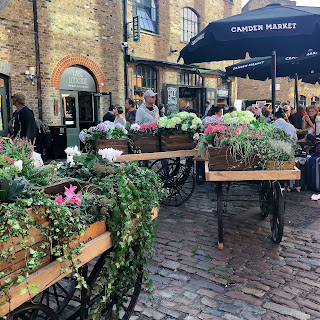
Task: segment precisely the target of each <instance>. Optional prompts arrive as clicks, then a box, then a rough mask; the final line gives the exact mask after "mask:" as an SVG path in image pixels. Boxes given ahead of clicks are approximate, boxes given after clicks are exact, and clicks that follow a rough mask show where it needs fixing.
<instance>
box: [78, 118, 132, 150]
mask: <svg viewBox="0 0 320 320" xmlns="http://www.w3.org/2000/svg"><path fill="white" fill-rule="evenodd" d="M79 138H80V141H81V142H83V143H84V145H85V149H86V151H87V152H89V153H93V152H94V151H95V152H96V153H97V152H98V151H99V149H105V148H114V149H118V150H121V151H122V152H123V154H127V153H128V131H127V130H126V128H125V127H124V126H122V125H121V124H114V123H113V122H110V121H105V122H103V123H99V124H98V125H97V126H94V127H90V128H89V129H84V130H82V131H81V132H80V134H79Z"/></svg>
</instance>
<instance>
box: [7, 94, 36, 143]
mask: <svg viewBox="0 0 320 320" xmlns="http://www.w3.org/2000/svg"><path fill="white" fill-rule="evenodd" d="M25 103H26V96H25V95H24V94H23V93H22V92H17V93H15V94H14V95H13V96H12V104H13V105H14V106H15V107H16V108H17V109H16V111H15V112H14V113H13V115H12V119H11V121H10V124H11V128H10V129H11V130H10V137H13V138H15V137H20V138H27V139H28V140H30V141H32V142H33V143H34V142H35V140H36V137H37V134H38V131H39V130H38V126H37V123H36V120H35V118H34V114H33V111H32V110H31V109H29V108H28V107H27V106H26V105H25ZM9 127H10V125H9Z"/></svg>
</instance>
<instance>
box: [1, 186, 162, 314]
mask: <svg viewBox="0 0 320 320" xmlns="http://www.w3.org/2000/svg"><path fill="white" fill-rule="evenodd" d="M67 183H68V184H70V183H72V184H73V185H77V186H81V188H82V189H83V190H84V189H85V190H87V191H90V190H91V191H94V190H95V189H96V188H97V186H95V185H92V184H90V183H85V182H79V181H70V180H69V181H67ZM65 185H66V182H65V183H56V184H53V185H51V186H48V187H46V188H45V190H44V191H45V192H46V193H47V194H57V193H58V192H60V191H61V190H63V188H64V186H65ZM31 214H32V212H31ZM152 214H153V215H152V220H153V219H155V218H156V217H157V215H158V211H157V208H154V209H153V210H152ZM36 218H37V217H36ZM43 220H44V222H43V223H45V224H48V223H49V222H48V221H47V220H46V219H43ZM136 221H137V219H133V220H132V226H131V233H133V232H134V226H135V223H136ZM31 231H32V230H31ZM39 232H40V231H39ZM35 238H36V237H35ZM36 239H37V238H36ZM41 239H42V238H41V235H40V236H39V239H37V240H38V241H41ZM42 240H44V239H42ZM76 242H78V243H80V242H82V243H84V247H83V248H82V249H81V254H80V255H79V256H76V257H75V258H74V259H73V261H74V262H75V261H77V260H78V261H80V263H79V264H78V267H79V271H78V272H79V274H80V275H81V276H83V277H84V279H85V281H86V283H87V286H88V288H90V287H91V286H93V285H94V284H95V283H96V281H97V280H98V279H99V277H100V276H101V275H103V273H104V272H105V270H104V264H105V259H106V257H107V256H108V255H110V254H111V253H112V240H111V233H110V232H109V231H107V230H106V224H105V222H103V221H97V222H94V223H93V224H91V225H90V226H89V227H88V228H87V229H86V231H85V234H84V235H83V236H76ZM22 262H24V259H23V261H22ZM89 262H90V263H89ZM18 264H19V263H18ZM69 265H70V261H68V260H67V261H63V262H60V261H59V259H57V260H55V261H51V262H50V260H49V261H47V259H46V260H45V261H44V263H43V264H42V266H41V267H40V268H39V269H37V270H36V271H35V272H33V273H32V274H31V275H30V276H29V277H28V279H27V280H26V281H23V282H22V283H20V284H17V285H15V286H13V287H12V288H10V290H9V291H8V292H7V294H6V295H4V296H2V297H0V304H1V302H5V303H4V304H2V305H0V317H1V316H7V319H12V320H20V319H21V320H23V319H35V320H36V319H51V320H59V319H61V317H60V315H62V312H64V310H65V308H66V307H67V306H68V305H69V304H72V311H70V309H68V312H64V313H63V319H68V320H71V319H81V320H83V319H87V318H88V312H89V310H90V308H91V307H93V305H94V304H95V302H96V301H97V300H99V299H100V295H99V294H96V295H94V294H92V293H90V291H89V290H88V289H86V288H85V287H84V286H82V287H81V288H77V285H78V282H77V281H75V280H74V279H73V277H72V274H71V273H72V271H71V270H70V269H68V268H69ZM137 268H140V270H141V271H142V266H137ZM61 270H69V271H66V272H64V273H61ZM13 271H14V270H13ZM142 276H143V275H142V273H140V276H139V277H138V278H137V279H136V281H135V283H134V286H133V289H132V292H130V293H131V294H130V295H129V299H128V301H127V303H126V304H125V305H123V310H124V312H123V315H122V316H121V318H120V319H121V320H125V319H129V318H130V315H131V313H132V312H133V309H134V306H135V304H136V302H137V300H138V297H139V293H140V289H141V284H142ZM30 284H34V285H37V286H38V290H37V292H36V293H33V292H32V291H31V290H30ZM25 289H27V291H28V293H26V294H23V295H21V290H22V291H23V290H25ZM126 294H127V292H123V295H126ZM8 296H10V297H11V299H10V302H7V297H8ZM111 297H112V298H111V300H110V302H109V303H108V304H107V307H106V308H105V309H104V310H103V314H107V315H108V314H109V313H110V312H112V310H113V307H114V305H115V303H116V300H117V297H118V296H113V295H111Z"/></svg>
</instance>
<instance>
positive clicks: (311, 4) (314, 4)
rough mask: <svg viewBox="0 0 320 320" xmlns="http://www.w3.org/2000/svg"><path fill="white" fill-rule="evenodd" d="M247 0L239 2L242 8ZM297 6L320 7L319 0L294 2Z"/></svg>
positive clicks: (298, 0)
mask: <svg viewBox="0 0 320 320" xmlns="http://www.w3.org/2000/svg"><path fill="white" fill-rule="evenodd" d="M248 1H249V0H241V4H242V6H244V5H245V4H246V3H247V2H248ZM296 3H297V6H307V7H320V0H296Z"/></svg>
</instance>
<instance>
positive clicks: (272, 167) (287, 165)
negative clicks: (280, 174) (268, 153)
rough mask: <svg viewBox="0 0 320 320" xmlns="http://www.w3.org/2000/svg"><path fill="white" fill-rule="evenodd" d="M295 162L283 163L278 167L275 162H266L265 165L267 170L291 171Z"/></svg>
mask: <svg viewBox="0 0 320 320" xmlns="http://www.w3.org/2000/svg"><path fill="white" fill-rule="evenodd" d="M294 165H295V162H294V161H283V163H281V166H280V167H279V166H278V164H277V162H276V161H268V162H267V164H266V169H267V170H293V169H294Z"/></svg>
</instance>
